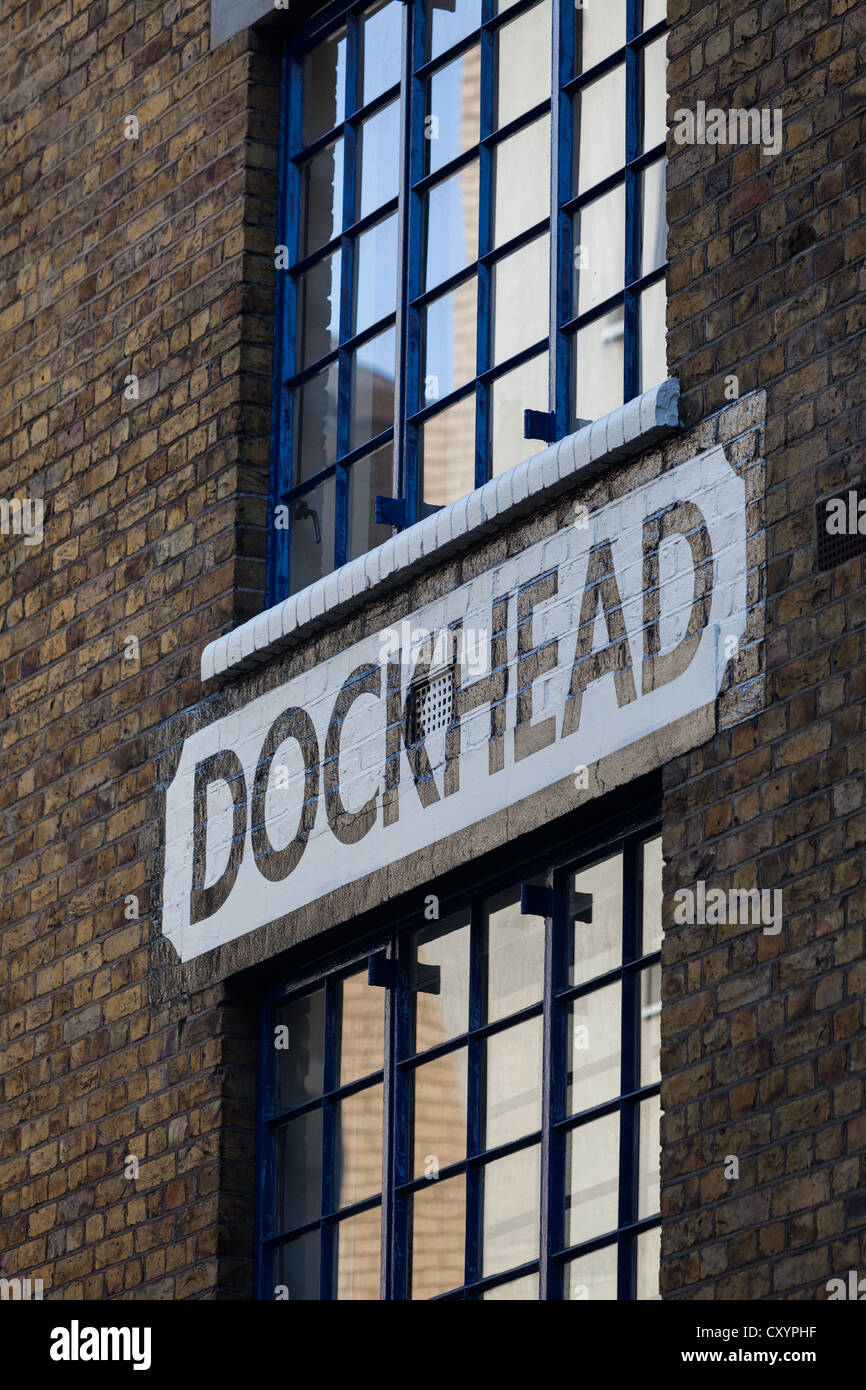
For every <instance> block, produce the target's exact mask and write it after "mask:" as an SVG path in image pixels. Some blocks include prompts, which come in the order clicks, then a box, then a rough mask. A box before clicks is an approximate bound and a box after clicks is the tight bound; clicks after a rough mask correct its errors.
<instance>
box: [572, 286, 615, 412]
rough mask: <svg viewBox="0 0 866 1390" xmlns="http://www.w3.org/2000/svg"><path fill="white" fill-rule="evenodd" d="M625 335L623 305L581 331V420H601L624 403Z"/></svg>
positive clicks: (577, 370) (577, 393)
mask: <svg viewBox="0 0 866 1390" xmlns="http://www.w3.org/2000/svg"><path fill="white" fill-rule="evenodd" d="M622 335H623V311H622V306H621V305H620V306H618V307H617V308H615V309H612V310H611V311H610V313H607V314H603V315H602V317H601V318H599V319H595V320H594V321H593V322H592V323H588V324H587V325H586V326H585V327H584V328H581V329H580V330H579V331H578V333H577V335H576V338H575V347H574V405H575V416H576V418H577V419H578V420H598V419H599V418H600V417H601V416H602V415H608V414H610V412H611V411H612V410H616V408H617V407H618V406H620V405H622V398H623V337H622Z"/></svg>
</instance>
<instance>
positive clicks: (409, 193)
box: [400, 0, 427, 525]
mask: <svg viewBox="0 0 866 1390" xmlns="http://www.w3.org/2000/svg"><path fill="white" fill-rule="evenodd" d="M426 24H427V15H426V4H425V0H413V3H412V22H411V25H410V38H409V43H410V61H409V66H410V68H411V73H412V75H411V77H410V79H409V81H408V83H407V101H408V112H407V115H406V119H407V121H408V123H409V127H408V128H409V139H408V154H407V158H408V166H409V167H408V174H407V179H406V185H405V199H406V202H405V206H406V223H407V237H406V264H405V265H404V267H403V285H404V287H405V290H406V304H405V324H406V328H405V333H406V338H405V341H406V352H405V361H404V363H403V370H404V380H405V394H404V398H403V399H404V402H405V412H404V417H403V421H402V425H401V434H402V459H401V478H400V487H401V495H402V496H403V497H404V498H405V499H406V519H407V521H408V522H409V524H410V525H411V524H412V523H413V522H414V521H417V519H418V517H419V506H420V501H421V449H420V428H419V426H417V425H409V424H407V423H406V422H407V420H408V419H409V417H410V416H412V415H414V414H415V413H416V412H417V411H418V410H419V409H420V408H421V407H420V402H421V400H422V391H421V377H422V373H423V363H422V356H421V322H422V311H421V310H419V309H417V308H414V307H413V304H412V301H413V300H414V299H416V298H417V296H418V295H419V294H420V293H421V292H422V288H423V286H424V284H425V277H424V206H425V199H424V197H423V196H421V195H420V194H419V193H416V192H415V191H414V186H415V184H416V183H417V182H418V181H419V179H420V178H422V176H423V174H424V164H425V159H424V151H425V143H426V142H425V139H424V116H425V108H426V104H427V103H426V96H425V93H426V83H425V82H424V80H423V79H422V78H419V77H418V76H417V70H418V68H419V67H420V66H421V65H422V64H423V62H424V55H425V46H426V42H427V38H426Z"/></svg>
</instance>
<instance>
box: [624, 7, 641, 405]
mask: <svg viewBox="0 0 866 1390" xmlns="http://www.w3.org/2000/svg"><path fill="white" fill-rule="evenodd" d="M640 11H641V0H627V11H626V17H627V31H626V32H627V38H628V39H629V40H632V39H634V38H636V37H637V35H638V34H639V33H640V20H641V14H640ZM640 98H641V93H640V56H639V54H638V53H636V52H635V50H634V47H633V46H631V44H630V46H629V47H628V48H627V49H626V55H625V160H626V171H625V283H626V284H627V285H630V284H631V283H632V281H634V280H636V279H637V278H638V273H639V265H640V239H641V226H640V174H638V173H637V172H636V171H635V170H634V169H630V168H629V167H628V165H629V163H630V161H631V160H633V159H636V158H637V156H638V155H639V154H640V145H641V107H640ZM623 373H624V381H623V391H624V394H623V400H624V401H630V400H632V398H633V397H634V396H636V395H637V394H638V392H639V390H640V361H639V324H638V297H637V295H636V294H634V293H633V292H632V291H628V290H627V291H626V294H625V307H624V311H623Z"/></svg>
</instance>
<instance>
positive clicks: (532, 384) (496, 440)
mask: <svg viewBox="0 0 866 1390" xmlns="http://www.w3.org/2000/svg"><path fill="white" fill-rule="evenodd" d="M548 376H549V368H548V355H547V353H546V352H543V353H541V354H540V355H539V356H538V357H533V358H531V360H530V361H529V362H524V364H523V366H522V367H515V368H514V370H513V371H511V372H506V373H505V375H504V376H500V377H497V379H496V381H494V383H493V386H492V388H491V397H492V402H491V424H490V435H491V438H490V465H491V477H494V478H495V477H498V475H499V474H500V473H504V472H505V470H506V469H507V468H513V467H514V466H515V464H518V463H523V461H524V459H528V458H532V456H533V454H538V453H540V452H541V450H542V449H546V448H547V445H546V444H545V443H544V441H543V440H541V439H524V437H523V412H524V410H547V408H548V400H549V392H550V382H549V379H548Z"/></svg>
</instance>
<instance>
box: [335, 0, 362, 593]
mask: <svg viewBox="0 0 866 1390" xmlns="http://www.w3.org/2000/svg"><path fill="white" fill-rule="evenodd" d="M360 44H361V37H360V24H359V20H358V16H357V15H356V14H350V15H348V16H347V19H346V124H345V127H344V135H343V232H344V235H343V240H342V254H341V257H340V344H341V346H340V350H339V353H338V363H339V366H338V370H337V458H338V459H341V458H343V457H344V455H345V454H347V453H348V452H349V447H350V438H351V419H352V354H351V353H349V352H346V350H345V349H344V348H343V346H342V344H343V343H345V342H346V341H347V339H349V338H351V337H352V335H353V331H354V312H355V293H356V286H355V248H356V244H357V243H356V239H355V238H354V237H349V236H346V235H345V231H346V229H347V228H348V227H351V226H352V224H353V223H354V221H355V218H356V217H357V213H358V192H357V190H358V128H357V125H356V123H355V122H354V120H353V119H351V118H352V117H353V115H354V113H355V112H356V111H357V109H358V106H359V104H360V95H361V91H360V83H361V76H360V63H359V50H360ZM348 513H349V476H348V472H347V470H346V468H345V467H344V466H343V465H342V464H338V465H337V473H336V480H335V484H334V557H333V558H334V568H335V569H339V567H340V565H343V564H345V562H346V551H347V529H348Z"/></svg>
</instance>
